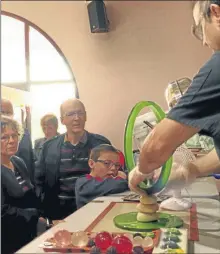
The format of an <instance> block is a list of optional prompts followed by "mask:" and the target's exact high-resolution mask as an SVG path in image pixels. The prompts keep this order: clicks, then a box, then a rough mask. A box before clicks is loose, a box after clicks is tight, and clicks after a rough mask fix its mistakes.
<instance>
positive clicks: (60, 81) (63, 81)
mask: <svg viewBox="0 0 220 254" xmlns="http://www.w3.org/2000/svg"><path fill="white" fill-rule="evenodd" d="M30 83H31V84H32V85H53V84H60V83H63V84H66V83H73V80H49V81H31V82H30Z"/></svg>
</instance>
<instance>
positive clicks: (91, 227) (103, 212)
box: [84, 202, 117, 232]
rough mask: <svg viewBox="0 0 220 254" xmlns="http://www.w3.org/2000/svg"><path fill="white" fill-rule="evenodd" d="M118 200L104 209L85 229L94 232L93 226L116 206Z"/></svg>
mask: <svg viewBox="0 0 220 254" xmlns="http://www.w3.org/2000/svg"><path fill="white" fill-rule="evenodd" d="M116 203H117V202H111V203H110V204H109V205H108V206H107V207H106V208H105V209H104V211H102V212H101V213H100V214H99V215H98V216H97V217H96V218H95V220H94V221H93V222H92V223H91V224H90V225H89V226H88V227H87V228H86V229H85V230H84V231H86V232H92V230H93V228H94V227H95V226H96V225H97V224H98V223H99V222H100V220H102V219H103V218H104V217H105V215H106V214H107V213H108V212H109V211H110V210H111V209H112V208H113V207H114V206H115V204H116Z"/></svg>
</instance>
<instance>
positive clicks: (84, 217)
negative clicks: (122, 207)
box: [17, 178, 220, 253]
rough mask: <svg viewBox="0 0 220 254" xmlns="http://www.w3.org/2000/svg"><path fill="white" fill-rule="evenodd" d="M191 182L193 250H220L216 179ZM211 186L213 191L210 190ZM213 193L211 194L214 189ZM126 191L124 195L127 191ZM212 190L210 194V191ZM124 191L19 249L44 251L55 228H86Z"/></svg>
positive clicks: (219, 212)
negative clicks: (194, 206) (194, 209)
mask: <svg viewBox="0 0 220 254" xmlns="http://www.w3.org/2000/svg"><path fill="white" fill-rule="evenodd" d="M199 181H200V184H199V183H198V182H197V183H195V184H193V185H192V187H191V193H193V192H194V193H195V194H196V195H197V197H194V198H193V201H194V202H195V203H196V204H197V213H198V227H199V238H200V240H199V242H193V243H192V242H191V243H190V244H189V252H190V253H220V202H219V200H216V199H215V198H213V197H215V194H216V193H218V191H217V188H216V186H215V181H214V180H213V181H212V180H211V178H207V179H203V180H201V179H200V180H199ZM199 186H200V188H201V189H200V190H201V191H203V190H205V191H204V192H201V193H200V194H201V196H200V197H199V191H198V188H199ZM210 190H211V191H210ZM212 191H213V193H214V195H212V193H211V192H212ZM125 194H126V193H124V194H123V195H125ZM208 194H209V197H207V195H208ZM121 195H122V194H121ZM121 195H119V194H118V195H112V196H109V197H104V199H102V200H101V201H99V202H90V203H89V204H87V205H86V206H84V207H82V208H81V209H79V210H78V211H76V212H75V213H73V214H72V215H70V216H69V217H67V218H66V219H65V222H63V223H60V224H58V225H57V226H54V227H53V228H52V229H50V230H48V231H47V232H46V233H44V234H43V235H41V236H39V237H38V238H36V239H34V240H33V241H32V242H31V243H29V244H27V245H26V246H24V247H23V248H22V249H20V250H19V251H18V252H17V253H44V252H43V250H42V249H41V248H39V245H40V244H41V243H42V242H43V241H44V240H46V239H47V238H49V237H51V236H52V235H53V234H54V232H56V231H57V230H59V229H66V230H69V231H72V232H73V231H77V230H84V229H85V228H86V227H88V225H89V224H90V223H91V222H92V221H93V220H94V219H95V218H96V217H97V215H98V214H100V213H101V212H102V211H103V210H104V209H105V208H106V207H107V206H108V205H109V203H110V202H112V201H116V202H117V201H118V199H119V198H120V199H121Z"/></svg>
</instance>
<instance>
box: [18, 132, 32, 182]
mask: <svg viewBox="0 0 220 254" xmlns="http://www.w3.org/2000/svg"><path fill="white" fill-rule="evenodd" d="M16 155H17V156H18V157H20V158H22V159H23V160H24V162H25V164H26V166H27V169H28V171H29V175H30V179H31V182H32V183H33V182H34V153H33V149H32V142H31V137H30V133H29V131H28V130H27V129H25V130H24V135H23V137H22V139H21V141H20V142H19V147H18V152H17V154H16Z"/></svg>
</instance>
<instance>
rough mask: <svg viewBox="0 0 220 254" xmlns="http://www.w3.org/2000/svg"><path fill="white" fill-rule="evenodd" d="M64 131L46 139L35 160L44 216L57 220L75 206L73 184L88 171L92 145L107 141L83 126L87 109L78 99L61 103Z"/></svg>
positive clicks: (38, 191)
mask: <svg viewBox="0 0 220 254" xmlns="http://www.w3.org/2000/svg"><path fill="white" fill-rule="evenodd" d="M60 114H61V122H62V124H63V125H65V126H66V133H65V134H63V135H59V136H57V137H55V138H53V139H51V140H49V141H46V143H45V144H44V146H43V148H42V152H41V155H40V158H39V161H38V162H37V163H36V164H37V165H36V175H35V180H36V185H37V194H38V196H39V197H41V200H42V202H43V210H44V213H45V216H47V217H48V218H50V219H51V220H60V219H63V218H65V217H67V216H68V215H70V214H71V213H73V212H74V211H75V210H76V201H75V191H74V186H75V182H76V180H77V179H78V177H80V176H82V175H85V174H88V173H89V166H88V158H89V154H90V151H91V149H92V148H94V147H96V146H98V145H101V144H110V141H109V140H108V139H106V138H105V137H103V136H101V135H98V134H93V133H90V132H88V131H86V130H85V123H86V111H85V107H84V105H83V103H82V102H81V101H80V100H78V99H69V100H67V101H65V102H64V103H63V104H62V105H61V107H60Z"/></svg>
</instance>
